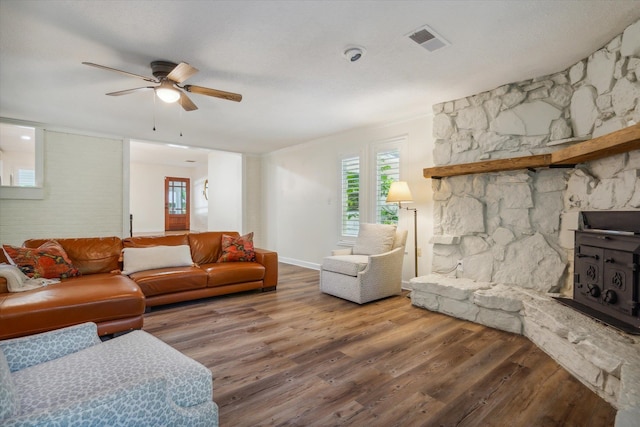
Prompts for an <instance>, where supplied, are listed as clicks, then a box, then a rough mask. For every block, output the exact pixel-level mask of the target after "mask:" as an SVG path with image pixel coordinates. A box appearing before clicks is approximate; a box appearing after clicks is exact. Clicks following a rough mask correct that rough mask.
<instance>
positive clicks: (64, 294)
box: [0, 232, 278, 339]
mask: <svg viewBox="0 0 640 427" xmlns="http://www.w3.org/2000/svg"><path fill="white" fill-rule="evenodd" d="M222 234H230V235H234V236H238V235H239V234H238V233H236V232H205V233H190V234H183V235H174V236H152V237H132V238H126V239H120V238H118V237H104V238H93V237H89V238H75V239H56V240H57V241H58V242H59V243H60V244H61V245H62V247H63V248H64V249H65V251H66V252H67V254H68V256H69V258H70V259H71V261H72V262H73V264H74V266H76V267H77V268H78V269H79V270H80V272H81V273H82V275H81V276H80V277H74V278H70V279H63V280H62V281H61V283H58V284H54V285H50V286H47V287H44V288H40V289H36V290H32V291H27V292H17V293H10V292H8V290H7V284H6V280H5V279H4V278H0V339H5V338H13V337H18V336H23V335H30V334H34V333H38V332H44V331H48V330H53V329H57V328H62V327H65V326H70V325H74V324H78V323H83V322H88V321H89V322H95V323H96V324H97V325H98V334H99V335H101V336H102V335H109V334H113V333H117V332H122V331H127V330H130V329H139V328H141V327H142V323H143V314H144V312H145V308H146V307H153V306H158V305H162V304H169V303H174V302H180V301H187V300H192V299H198V298H204V297H211V296H216V295H224V294H230V293H235V292H241V291H247V290H252V289H261V290H263V291H268V290H274V289H275V288H276V286H277V282H278V254H277V253H276V252H273V251H268V250H264V249H257V248H256V249H255V252H256V261H255V262H225V263H217V262H216V261H217V259H218V258H219V257H220V254H221V238H222ZM47 240H49V239H32V240H27V241H26V242H25V243H24V246H26V247H31V248H37V247H38V246H40V245H41V244H43V243H44V242H46V241H47ZM158 245H163V246H176V245H189V247H190V249H191V256H192V259H193V261H194V263H195V265H194V266H188V267H169V268H161V269H155V270H147V271H140V272H137V273H132V274H130V275H129V276H123V275H121V274H120V272H119V271H120V269H121V268H122V263H121V261H120V258H121V253H122V249H123V248H125V247H149V246H158ZM5 261H6V260H5V259H4V254H2V252H1V251H0V262H5Z"/></svg>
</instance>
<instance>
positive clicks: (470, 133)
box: [432, 21, 640, 293]
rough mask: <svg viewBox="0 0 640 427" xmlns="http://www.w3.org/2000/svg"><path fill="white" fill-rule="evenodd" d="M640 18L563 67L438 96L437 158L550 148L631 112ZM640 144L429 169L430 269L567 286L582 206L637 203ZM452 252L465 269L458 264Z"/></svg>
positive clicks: (625, 119)
mask: <svg viewBox="0 0 640 427" xmlns="http://www.w3.org/2000/svg"><path fill="white" fill-rule="evenodd" d="M639 79H640V21H638V22H636V23H635V24H633V25H631V26H629V27H628V28H627V29H626V30H625V31H624V32H623V33H622V34H620V35H618V36H617V37H615V38H614V39H613V40H611V41H610V42H609V43H608V44H607V45H606V46H604V47H602V48H601V49H599V50H598V51H596V52H594V53H593V54H592V55H591V56H589V57H588V58H586V59H583V60H581V61H579V62H578V63H576V64H574V65H573V66H571V67H569V68H568V69H566V70H564V71H560V72H558V73H555V74H552V75H549V76H544V77H540V78H535V79H530V80H526V81H522V82H517V83H511V84H507V85H504V86H501V87H499V88H497V89H494V90H492V91H488V92H483V93H480V94H477V95H473V96H469V97H466V98H462V99H458V100H455V101H449V102H445V103H441V104H437V105H435V106H434V107H433V110H434V126H433V133H434V137H435V138H436V142H435V148H434V161H435V163H436V164H437V165H452V164H461V163H470V162H476V161H481V160H489V159H500V158H511V157H521V156H527V155H534V154H542V153H550V152H552V151H554V150H557V149H558V148H564V147H566V146H568V145H569V144H573V143H576V142H579V141H582V140H584V139H589V138H593V137H597V136H601V135H605V134H608V133H611V132H614V131H616V130H619V129H622V128H624V127H627V126H631V125H634V124H636V123H638V122H640V101H639V100H640V81H639ZM639 176H640V150H636V151H632V152H630V153H625V154H620V155H616V156H612V157H608V158H605V159H602V160H598V161H594V162H589V163H585V164H580V165H577V166H576V167H575V168H567V169H540V170H537V171H527V170H523V171H517V172H508V173H507V172H504V173H489V174H476V175H465V176H458V177H450V178H443V179H441V180H433V190H434V201H435V208H434V209H435V210H434V219H435V221H434V235H435V237H434V239H433V243H434V247H433V251H434V256H433V265H432V271H434V272H436V273H445V274H449V275H457V276H458V277H463V278H469V279H473V280H477V281H482V282H497V283H504V284H509V285H517V286H520V287H522V288H528V289H533V290H536V291H541V292H550V291H552V292H555V291H558V290H561V289H562V290H563V291H564V292H566V293H569V292H570V291H571V290H570V280H569V277H570V271H571V265H570V264H571V260H572V256H573V253H572V249H573V233H571V230H572V229H575V228H576V227H577V226H578V212H579V211H582V210H617V209H619V210H629V209H640V178H639ZM458 260H462V261H463V263H462V268H458V269H456V264H457V261H458Z"/></svg>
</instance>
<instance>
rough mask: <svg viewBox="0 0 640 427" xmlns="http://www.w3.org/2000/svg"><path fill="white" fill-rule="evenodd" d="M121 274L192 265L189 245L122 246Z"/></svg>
mask: <svg viewBox="0 0 640 427" xmlns="http://www.w3.org/2000/svg"><path fill="white" fill-rule="evenodd" d="M122 264H123V265H122V274H124V275H128V274H131V273H136V272H138V271H144V270H153V269H154V268H165V267H185V266H189V265H193V260H192V259H191V248H190V247H189V245H179V246H150V247H146V248H124V249H123V250H122Z"/></svg>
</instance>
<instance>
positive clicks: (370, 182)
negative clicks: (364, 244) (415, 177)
mask: <svg viewBox="0 0 640 427" xmlns="http://www.w3.org/2000/svg"><path fill="white" fill-rule="evenodd" d="M405 140H406V138H405V137H402V138H396V139H393V140H389V141H384V142H381V143H377V144H372V145H370V146H369V147H367V149H366V150H364V151H363V153H362V154H361V155H359V156H347V157H343V158H342V160H341V169H340V170H341V173H342V179H341V193H342V212H341V213H342V217H341V224H342V230H341V231H342V236H345V237H355V236H357V235H358V231H359V228H360V221H363V222H375V223H378V224H397V223H398V206H397V205H396V204H395V203H390V204H387V202H386V199H387V193H388V192H389V188H390V187H391V183H392V182H394V181H399V180H400V153H401V148H402V146H403V143H404V141H405Z"/></svg>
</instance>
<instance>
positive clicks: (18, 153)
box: [0, 119, 44, 199]
mask: <svg viewBox="0 0 640 427" xmlns="http://www.w3.org/2000/svg"><path fill="white" fill-rule="evenodd" d="M43 139H44V131H43V129H42V128H41V127H38V126H34V125H33V124H30V123H25V122H19V121H15V120H10V119H0V199H42V198H43V197H44V191H43V188H42V187H43V171H44V144H43Z"/></svg>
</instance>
